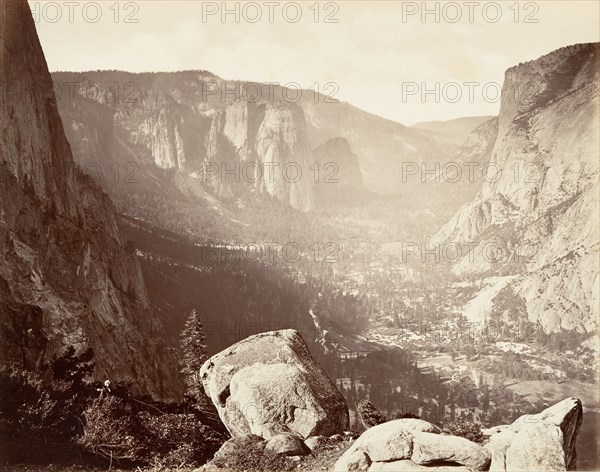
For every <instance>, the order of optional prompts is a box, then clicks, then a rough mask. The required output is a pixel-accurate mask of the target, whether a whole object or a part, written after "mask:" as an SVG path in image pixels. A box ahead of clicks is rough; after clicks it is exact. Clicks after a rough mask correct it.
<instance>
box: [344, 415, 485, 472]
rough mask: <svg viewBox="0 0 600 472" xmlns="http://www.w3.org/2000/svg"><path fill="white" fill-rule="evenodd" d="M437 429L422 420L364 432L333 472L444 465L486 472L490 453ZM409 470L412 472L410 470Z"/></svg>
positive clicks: (399, 422) (396, 421) (409, 468)
mask: <svg viewBox="0 0 600 472" xmlns="http://www.w3.org/2000/svg"><path fill="white" fill-rule="evenodd" d="M440 433H441V432H440V430H439V428H438V427H437V426H435V425H432V424H430V423H427V422H426V421H422V420H415V419H399V420H394V421H389V422H387V423H382V424H380V425H378V426H374V427H372V428H370V429H368V430H367V431H365V432H364V433H363V434H362V435H361V436H360V437H359V438H358V439H357V440H356V442H355V443H354V444H352V446H351V447H350V448H349V449H348V450H347V451H346V452H345V453H344V454H343V455H342V456H341V457H340V458H339V459H338V461H337V462H336V464H335V466H334V470H335V471H351V470H369V471H371V470H390V471H391V470H419V469H420V467H419V466H427V467H426V468H427V469H433V470H436V469H437V466H438V465H441V464H442V465H443V464H445V465H446V466H452V467H448V470H461V469H460V468H459V467H458V466H464V467H466V468H467V469H468V470H472V471H473V470H487V468H488V467H489V464H490V453H489V452H488V451H487V450H485V449H484V448H483V447H481V446H479V445H478V444H475V443H474V442H471V441H469V440H468V439H465V438H461V437H458V436H448V435H444V434H440ZM411 467H412V469H411Z"/></svg>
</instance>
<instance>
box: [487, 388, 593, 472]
mask: <svg viewBox="0 0 600 472" xmlns="http://www.w3.org/2000/svg"><path fill="white" fill-rule="evenodd" d="M582 420H583V409H582V406H581V401H580V400H579V399H577V398H567V399H565V400H563V401H561V402H559V403H557V404H556V405H553V406H551V407H549V408H546V409H545V410H544V411H542V412H541V413H538V414H536V415H523V416H521V417H519V418H518V419H517V420H516V421H515V422H514V423H512V424H511V425H504V426H497V427H495V428H490V429H487V430H485V431H484V433H485V434H487V435H488V436H490V438H489V440H488V442H487V443H486V444H485V445H484V447H485V448H486V449H488V450H489V451H490V453H491V455H492V464H491V466H490V470H492V471H512V470H523V471H527V470H531V471H534V470H548V471H554V470H575V469H576V467H577V452H576V450H575V441H576V440H577V434H579V429H580V428H581V422H582Z"/></svg>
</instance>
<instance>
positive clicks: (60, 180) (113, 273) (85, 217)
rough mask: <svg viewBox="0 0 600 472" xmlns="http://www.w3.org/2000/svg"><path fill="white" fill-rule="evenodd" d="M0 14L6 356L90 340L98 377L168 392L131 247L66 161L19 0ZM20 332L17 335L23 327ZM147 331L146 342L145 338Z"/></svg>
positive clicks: (29, 356) (105, 203) (33, 355)
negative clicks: (14, 8)
mask: <svg viewBox="0 0 600 472" xmlns="http://www.w3.org/2000/svg"><path fill="white" fill-rule="evenodd" d="M22 6H23V8H20V9H19V12H18V14H15V15H11V16H10V17H9V18H8V20H7V21H4V22H3V24H2V27H3V29H2V37H3V40H4V41H3V43H4V46H5V48H6V49H7V51H8V54H5V55H3V56H2V64H1V67H0V82H2V84H3V85H4V84H7V86H8V87H10V89H9V90H10V93H7V94H4V95H3V101H2V121H1V125H0V133H1V134H0V142H1V146H0V177H1V180H0V182H1V187H0V241H1V246H0V303H1V305H2V306H3V307H4V308H3V309H2V315H1V322H2V345H3V356H5V357H6V359H5V360H6V361H9V360H10V361H15V362H20V363H22V364H25V365H27V366H28V367H35V366H39V365H40V364H42V363H43V362H45V361H48V360H49V359H50V358H51V357H52V355H54V354H60V353H62V351H63V349H64V348H65V347H66V346H68V345H73V346H75V347H76V348H77V349H78V350H80V349H85V348H87V347H91V348H93V350H94V353H95V363H96V371H95V375H96V376H97V377H98V378H101V379H105V378H109V379H111V380H113V381H114V380H122V381H128V382H131V383H132V384H133V386H134V388H135V390H136V391H138V392H143V393H149V394H151V395H153V396H155V397H160V398H176V397H177V396H178V394H179V382H178V380H177V379H176V378H175V376H176V369H175V364H174V360H173V358H172V357H171V355H170V354H169V353H168V352H167V351H166V349H165V348H164V346H163V345H162V343H161V341H160V339H161V331H162V326H161V324H160V322H159V321H158V319H157V318H156V316H155V315H154V313H153V312H152V310H151V308H150V306H149V302H148V298H147V294H146V289H145V286H144V281H143V278H142V274H141V271H140V268H139V265H138V263H137V261H136V258H135V249H134V248H133V247H131V246H130V245H128V244H127V241H126V240H125V239H124V238H123V236H122V233H121V231H120V228H119V225H118V221H117V215H116V212H115V209H114V207H113V205H112V203H111V201H110V199H109V197H108V196H107V195H106V194H104V193H103V192H102V191H101V190H100V189H99V187H98V186H97V184H95V183H94V182H93V181H92V179H90V178H89V177H86V176H84V175H83V174H82V173H80V172H79V171H78V170H77V169H76V168H75V164H74V162H73V158H72V154H71V149H70V146H69V143H68V141H67V138H66V136H65V134H64V131H63V126H62V122H61V118H60V116H59V113H58V108H57V105H56V99H55V94H54V90H53V86H52V78H51V76H50V73H49V72H48V68H47V65H46V61H45V59H44V55H43V52H42V48H41V46H40V43H39V40H38V37H37V34H36V31H35V25H34V22H33V19H32V17H31V12H30V11H29V10H28V8H27V3H26V2H25V1H23V2H22ZM24 334H25V335H24ZM150 339H152V340H153V342H152V343H151V342H149V341H148V340H150Z"/></svg>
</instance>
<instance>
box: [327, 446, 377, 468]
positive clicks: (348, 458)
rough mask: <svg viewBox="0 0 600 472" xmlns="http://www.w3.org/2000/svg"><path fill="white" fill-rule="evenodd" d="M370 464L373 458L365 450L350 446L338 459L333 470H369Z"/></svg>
mask: <svg viewBox="0 0 600 472" xmlns="http://www.w3.org/2000/svg"><path fill="white" fill-rule="evenodd" d="M370 465H371V459H370V458H369V456H368V455H367V454H366V453H365V452H363V451H360V450H358V449H353V448H350V449H348V450H347V451H346V452H345V453H344V454H342V456H341V457H340V458H339V459H338V460H337V461H336V463H335V464H334V466H333V470H334V472H346V471H354V470H369V466H370Z"/></svg>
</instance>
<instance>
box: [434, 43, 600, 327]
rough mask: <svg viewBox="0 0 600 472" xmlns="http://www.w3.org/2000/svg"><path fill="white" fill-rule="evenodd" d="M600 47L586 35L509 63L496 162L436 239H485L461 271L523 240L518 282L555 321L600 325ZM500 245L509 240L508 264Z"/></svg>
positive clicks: (486, 266) (534, 316)
mask: <svg viewBox="0 0 600 472" xmlns="http://www.w3.org/2000/svg"><path fill="white" fill-rule="evenodd" d="M599 56H600V53H599V45H598V44H597V43H592V44H578V45H574V46H568V47H565V48H561V49H559V50H557V51H554V52H551V53H550V54H547V55H545V56H543V57H541V58H539V59H537V60H534V61H530V62H527V63H524V64H520V65H518V66H515V67H513V68H511V69H509V70H508V71H507V72H506V75H505V80H504V85H503V89H502V101H501V108H500V114H499V118H498V137H497V139H496V142H495V145H494V149H493V152H492V156H491V160H490V163H491V165H492V166H493V168H492V169H491V170H490V173H489V177H488V178H487V179H486V180H485V181H484V182H483V185H482V187H481V190H480V191H479V194H478V195H477V196H476V197H475V198H474V199H473V201H471V202H469V203H467V204H466V205H464V206H463V207H462V208H461V209H460V210H459V211H458V212H457V213H456V215H455V216H454V217H453V218H452V219H451V220H450V221H449V222H448V223H447V224H446V225H445V226H444V227H443V228H442V229H441V230H440V231H439V232H438V234H437V235H436V236H435V237H434V238H433V241H432V242H431V244H434V243H442V244H443V243H452V244H456V243H457V244H473V243H478V245H477V248H476V249H475V250H474V251H473V252H472V253H469V254H467V253H468V251H467V250H465V252H464V253H463V254H462V255H463V257H462V259H461V260H460V261H459V262H457V263H456V264H455V265H454V269H453V270H454V272H456V273H457V274H459V275H461V274H468V273H471V274H483V273H486V272H488V271H491V272H493V271H494V270H495V269H499V267H500V266H505V265H506V262H507V260H508V258H509V257H510V254H511V248H512V254H515V253H516V250H517V248H518V250H519V252H518V253H516V254H518V259H519V260H518V261H515V259H514V257H513V259H512V261H511V263H513V264H515V265H514V266H513V271H514V274H515V275H516V277H515V278H514V279H512V280H511V281H510V287H511V288H512V289H513V291H514V292H515V294H516V295H518V296H520V297H522V298H523V299H524V300H525V304H526V307H527V316H528V317H529V320H530V321H532V322H534V323H535V322H537V321H539V322H540V323H541V324H542V326H543V327H544V328H545V329H546V330H555V329H559V328H563V329H585V330H588V331H591V330H594V329H595V327H596V323H597V320H598V317H599V316H600V308H599V307H600V302H599V298H598V293H599V292H600V290H599V283H600V277H599V271H598V263H597V254H598V247H599V240H600V234H599V229H598V228H599V227H600V225H599V218H600V217H599V214H600V208H599V206H600V205H599V201H598V191H599V163H600V137H599V132H598V128H599V116H598V109H599V107H600V93H599V87H598V77H599V73H598V61H599ZM492 244H495V246H494V247H500V248H505V249H506V251H505V252H506V254H505V255H504V256H503V257H502V258H501V259H500V263H496V262H494V260H493V258H491V257H489V254H488V256H486V252H485V251H486V248H490V247H491V246H490V245H492ZM480 311H481V310H480ZM471 321H475V320H471Z"/></svg>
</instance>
